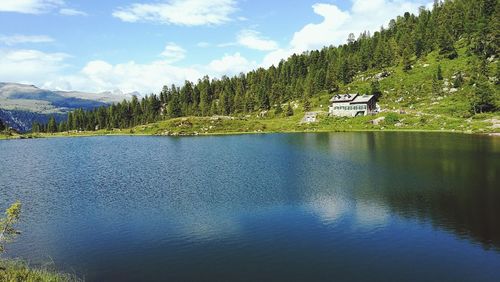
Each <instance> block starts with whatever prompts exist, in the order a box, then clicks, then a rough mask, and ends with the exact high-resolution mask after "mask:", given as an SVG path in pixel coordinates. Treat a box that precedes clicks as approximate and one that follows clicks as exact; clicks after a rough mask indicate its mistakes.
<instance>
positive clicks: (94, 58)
mask: <svg viewBox="0 0 500 282" xmlns="http://www.w3.org/2000/svg"><path fill="white" fill-rule="evenodd" d="M428 2H431V1H430V0H427V1H425V0H324V1H320V2H318V0H142V1H141V0H106V1H102V0H0V81H1V82H19V83H30V84H35V85H37V86H39V87H44V88H48V89H58V90H80V91H90V92H101V91H108V90H117V89H118V90H121V91H123V92H132V91H139V92H140V93H142V94H147V93H151V92H158V91H159V90H160V89H161V87H162V86H163V85H164V84H172V83H177V84H178V83H182V82H183V81H184V80H186V79H188V80H192V81H195V80H197V79H198V78H200V77H202V76H203V75H205V74H207V75H210V76H215V77H219V76H221V75H234V74H238V73H239V72H245V71H248V70H251V69H254V68H256V67H268V66H270V65H272V64H275V63H277V62H279V61H280V59H282V58H287V57H288V56H289V55H290V54H293V53H300V52H303V51H305V50H311V49H318V48H321V47H322V46H325V45H331V44H334V45H337V44H341V43H344V42H345V41H346V38H347V36H348V34H349V33H350V32H353V33H355V34H359V33H360V32H362V31H363V30H370V31H374V30H378V29H379V28H380V26H382V25H387V22H388V21H389V20H390V19H391V18H394V17H395V16H397V15H401V14H403V13H404V12H405V11H410V12H416V11H418V7H419V6H422V5H428Z"/></svg>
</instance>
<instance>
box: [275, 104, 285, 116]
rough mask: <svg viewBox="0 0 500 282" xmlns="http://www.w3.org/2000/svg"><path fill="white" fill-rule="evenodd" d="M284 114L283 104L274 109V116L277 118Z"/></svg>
mask: <svg viewBox="0 0 500 282" xmlns="http://www.w3.org/2000/svg"><path fill="white" fill-rule="evenodd" d="M281 114H283V108H282V107H281V103H278V104H276V107H275V108H274V115H275V116H280V115H281Z"/></svg>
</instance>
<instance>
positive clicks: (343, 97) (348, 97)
mask: <svg viewBox="0 0 500 282" xmlns="http://www.w3.org/2000/svg"><path fill="white" fill-rule="evenodd" d="M356 96H358V94H336V95H335V96H333V97H332V99H330V102H334V103H335V102H350V101H352V100H354V98H356Z"/></svg>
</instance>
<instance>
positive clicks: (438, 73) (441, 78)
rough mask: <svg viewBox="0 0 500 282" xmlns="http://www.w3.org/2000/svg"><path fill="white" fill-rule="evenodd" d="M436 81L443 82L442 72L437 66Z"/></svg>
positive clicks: (439, 66)
mask: <svg viewBox="0 0 500 282" xmlns="http://www.w3.org/2000/svg"><path fill="white" fill-rule="evenodd" d="M436 79H437V80H443V70H442V69H441V65H438V68H437V71H436Z"/></svg>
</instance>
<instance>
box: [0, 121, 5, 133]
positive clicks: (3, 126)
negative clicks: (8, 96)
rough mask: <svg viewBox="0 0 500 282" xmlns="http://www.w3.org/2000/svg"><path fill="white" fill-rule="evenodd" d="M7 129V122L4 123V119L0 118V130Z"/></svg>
mask: <svg viewBox="0 0 500 282" xmlns="http://www.w3.org/2000/svg"><path fill="white" fill-rule="evenodd" d="M4 130H5V124H4V123H3V121H2V120H1V119H0V131H4Z"/></svg>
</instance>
